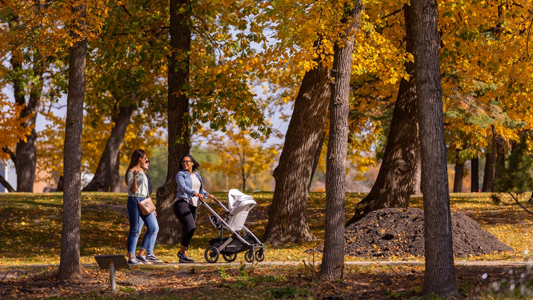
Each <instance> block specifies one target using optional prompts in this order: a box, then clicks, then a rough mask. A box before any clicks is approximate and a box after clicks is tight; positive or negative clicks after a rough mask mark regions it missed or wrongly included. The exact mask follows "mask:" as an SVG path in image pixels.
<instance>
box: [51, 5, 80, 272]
mask: <svg viewBox="0 0 533 300" xmlns="http://www.w3.org/2000/svg"><path fill="white" fill-rule="evenodd" d="M73 13H74V14H75V15H76V16H77V18H76V19H75V20H73V21H74V22H73V24H74V25H73V28H72V29H71V33H70V34H71V37H72V38H73V39H75V40H77V41H76V42H75V43H74V45H73V46H71V47H70V61H69V81H68V96H67V116H66V122H65V145H64V152H63V153H64V162H65V163H64V166H65V167H64V171H63V174H64V176H65V177H64V178H65V180H64V185H65V186H64V187H65V191H64V193H63V227H62V231H61V260H60V262H59V273H58V278H59V279H60V280H67V279H73V278H77V277H81V264H80V229H81V131H82V127H83V101H84V98H85V55H86V52H87V40H86V37H85V30H86V21H85V17H86V10H85V2H83V1H82V2H80V4H79V5H78V6H75V7H74V8H73ZM80 35H81V36H80Z"/></svg>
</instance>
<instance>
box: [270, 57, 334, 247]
mask: <svg viewBox="0 0 533 300" xmlns="http://www.w3.org/2000/svg"><path fill="white" fill-rule="evenodd" d="M328 80H329V70H328V69H327V68H325V67H324V66H322V64H320V63H319V64H318V66H317V67H316V68H315V69H313V70H310V71H308V72H306V73H305V75H304V78H303V80H302V84H301V85H300V90H299V91H298V96H297V97H296V100H295V102H294V110H293V113H292V116H291V121H290V122H289V127H288V129H287V134H286V136H285V143H284V145H283V151H282V152H281V156H280V159H279V163H278V166H277V167H276V169H274V174H273V176H274V180H275V181H276V187H275V189H274V196H273V198H272V204H271V205H270V207H269V209H268V216H269V217H268V224H267V226H266V229H265V234H264V235H263V240H264V241H265V242H268V243H271V244H272V245H274V246H275V245H280V244H284V243H299V242H309V241H313V240H315V239H316V238H315V236H314V235H313V234H312V233H311V230H310V229H309V224H308V216H307V196H308V184H309V181H308V179H309V178H310V177H311V173H312V168H313V159H314V157H315V154H316V151H317V148H318V145H319V141H320V138H321V136H322V135H323V128H324V122H325V118H326V113H327V108H328V97H329V95H330V87H329V84H328Z"/></svg>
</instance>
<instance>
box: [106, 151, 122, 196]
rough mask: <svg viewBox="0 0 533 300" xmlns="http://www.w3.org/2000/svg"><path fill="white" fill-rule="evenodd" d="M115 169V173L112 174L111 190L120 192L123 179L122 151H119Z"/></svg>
mask: <svg viewBox="0 0 533 300" xmlns="http://www.w3.org/2000/svg"><path fill="white" fill-rule="evenodd" d="M114 168H115V169H114V170H113V174H112V176H111V186H110V187H109V191H110V192H111V193H120V185H121V183H122V181H121V180H120V176H119V173H120V152H117V163H116V164H115V167H114Z"/></svg>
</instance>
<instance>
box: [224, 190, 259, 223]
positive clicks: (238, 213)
mask: <svg viewBox="0 0 533 300" xmlns="http://www.w3.org/2000/svg"><path fill="white" fill-rule="evenodd" d="M256 205H257V202H255V200H254V199H253V198H252V197H251V196H248V195H245V194H243V193H242V192H241V191H239V190H237V189H231V190H229V192H228V210H229V217H228V220H227V221H226V223H227V224H228V225H229V227H231V229H233V230H234V231H239V230H242V228H243V227H244V222H246V218H247V217H248V213H249V212H250V211H251V210H252V209H253V208H254V207H255V206H256Z"/></svg>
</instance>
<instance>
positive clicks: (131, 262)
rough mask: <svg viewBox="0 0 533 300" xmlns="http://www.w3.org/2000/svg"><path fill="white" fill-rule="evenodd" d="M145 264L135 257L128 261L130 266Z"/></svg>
mask: <svg viewBox="0 0 533 300" xmlns="http://www.w3.org/2000/svg"><path fill="white" fill-rule="evenodd" d="M143 264H144V263H143V262H142V261H140V260H138V259H137V258H135V257H132V258H130V259H129V260H128V265H143Z"/></svg>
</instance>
